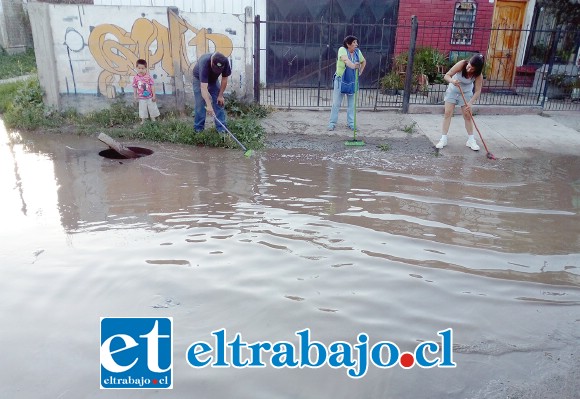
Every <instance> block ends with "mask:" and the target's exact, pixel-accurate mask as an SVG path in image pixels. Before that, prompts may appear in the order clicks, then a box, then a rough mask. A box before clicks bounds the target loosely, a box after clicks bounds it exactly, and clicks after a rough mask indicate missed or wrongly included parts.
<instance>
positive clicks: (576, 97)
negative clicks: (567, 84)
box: [571, 76, 580, 101]
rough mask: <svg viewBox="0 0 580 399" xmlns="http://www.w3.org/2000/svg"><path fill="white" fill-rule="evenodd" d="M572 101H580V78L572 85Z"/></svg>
mask: <svg viewBox="0 0 580 399" xmlns="http://www.w3.org/2000/svg"><path fill="white" fill-rule="evenodd" d="M571 97H572V101H580V76H578V77H577V78H576V79H575V80H574V82H573V83H572V93H571Z"/></svg>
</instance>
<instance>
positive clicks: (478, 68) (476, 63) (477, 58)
mask: <svg viewBox="0 0 580 399" xmlns="http://www.w3.org/2000/svg"><path fill="white" fill-rule="evenodd" d="M467 64H471V66H472V67H473V69H474V71H473V72H472V73H471V74H469V76H470V77H473V78H476V77H478V76H479V75H481V72H483V66H484V65H485V57H484V56H483V54H475V55H474V56H473V57H471V58H470V59H469V61H465V65H463V69H462V70H461V75H462V76H463V77H464V78H467V77H468V76H467V75H468V73H467Z"/></svg>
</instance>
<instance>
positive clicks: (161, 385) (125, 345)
mask: <svg viewBox="0 0 580 399" xmlns="http://www.w3.org/2000/svg"><path fill="white" fill-rule="evenodd" d="M100 359H101V378H100V380H101V389H148V388H153V389H172V388H173V318H171V317H140V318H139V317H101V350H100Z"/></svg>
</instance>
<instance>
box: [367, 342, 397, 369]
mask: <svg viewBox="0 0 580 399" xmlns="http://www.w3.org/2000/svg"><path fill="white" fill-rule="evenodd" d="M383 347H387V348H388V349H389V361H388V362H386V363H383V357H382V354H381V352H382V349H383ZM399 355H400V351H399V347H398V346H397V345H395V344H394V343H392V342H389V341H381V342H378V343H376V344H375V345H374V346H373V348H372V349H371V359H372V362H373V363H374V364H375V365H377V366H379V367H382V368H389V367H393V366H394V365H395V364H396V363H397V361H398V360H399Z"/></svg>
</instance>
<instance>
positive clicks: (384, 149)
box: [377, 143, 391, 151]
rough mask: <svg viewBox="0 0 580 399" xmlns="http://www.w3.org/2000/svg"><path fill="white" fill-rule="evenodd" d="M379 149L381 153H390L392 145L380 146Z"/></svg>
mask: <svg viewBox="0 0 580 399" xmlns="http://www.w3.org/2000/svg"><path fill="white" fill-rule="evenodd" d="M377 147H378V148H379V150H381V151H390V150H391V145H390V144H389V143H385V144H379V145H378V146H377Z"/></svg>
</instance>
